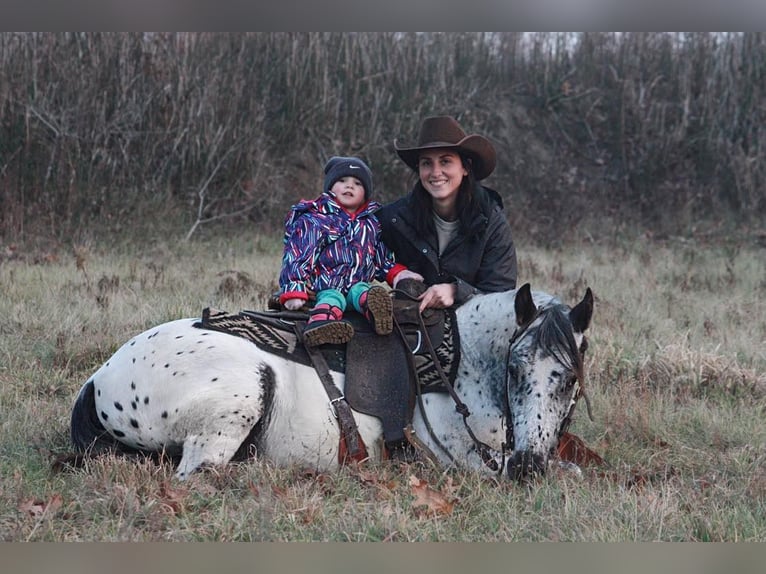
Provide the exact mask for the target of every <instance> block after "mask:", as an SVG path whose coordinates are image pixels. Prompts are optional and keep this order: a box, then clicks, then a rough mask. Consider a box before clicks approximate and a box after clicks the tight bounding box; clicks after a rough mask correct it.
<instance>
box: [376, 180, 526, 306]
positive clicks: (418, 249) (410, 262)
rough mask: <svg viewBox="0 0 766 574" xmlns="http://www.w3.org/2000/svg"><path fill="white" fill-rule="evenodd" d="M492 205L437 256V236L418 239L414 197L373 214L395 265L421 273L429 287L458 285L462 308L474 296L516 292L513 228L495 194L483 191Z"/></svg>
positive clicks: (459, 301) (458, 300)
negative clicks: (466, 231) (412, 202)
mask: <svg viewBox="0 0 766 574" xmlns="http://www.w3.org/2000/svg"><path fill="white" fill-rule="evenodd" d="M484 189H485V191H486V192H487V193H488V194H489V196H490V197H491V198H496V199H495V200H494V201H489V202H488V203H487V207H486V209H485V210H484V212H483V213H480V214H479V215H477V216H476V217H475V218H474V220H473V222H472V223H471V225H470V233H467V234H464V233H463V232H462V230H461V231H459V232H458V235H457V236H456V237H454V238H453V239H452V241H450V243H449V244H448V245H447V247H446V248H445V249H444V253H443V254H442V255H441V257H440V256H439V250H438V242H437V238H436V233H435V231H434V232H432V233H430V234H429V235H428V236H427V237H419V236H418V234H417V231H416V224H415V221H416V220H415V216H414V212H413V209H414V207H413V205H412V204H411V201H412V193H410V194H409V195H407V196H405V197H403V198H401V199H398V200H396V201H394V202H393V203H389V204H388V205H386V206H384V207H382V208H381V209H379V210H378V211H376V212H375V215H376V216H377V217H378V220H379V221H380V225H381V227H382V229H383V233H382V235H381V238H382V239H383V241H384V242H385V243H386V245H388V247H389V248H390V249H391V250H392V251H393V252H394V255H395V256H396V261H397V263H401V264H403V265H406V266H407V268H409V269H410V270H412V271H415V272H417V273H420V274H421V275H422V276H423V277H424V279H425V283H426V285H435V284H437V283H456V284H457V294H456V296H455V304H456V305H462V304H463V303H465V302H466V301H467V300H468V299H469V298H470V297H471V296H472V295H474V294H476V293H488V292H495V291H508V290H510V289H515V288H516V273H517V267H516V247H515V246H514V244H513V238H512V236H511V227H510V225H508V220H507V219H506V217H505V213H504V212H503V208H502V205H501V200H500V198H499V196H497V193H496V192H494V191H492V190H489V189H488V188H484Z"/></svg>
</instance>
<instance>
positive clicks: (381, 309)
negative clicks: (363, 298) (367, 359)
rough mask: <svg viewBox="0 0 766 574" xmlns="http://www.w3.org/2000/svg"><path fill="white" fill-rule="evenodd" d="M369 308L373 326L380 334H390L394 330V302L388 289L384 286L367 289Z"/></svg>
mask: <svg viewBox="0 0 766 574" xmlns="http://www.w3.org/2000/svg"><path fill="white" fill-rule="evenodd" d="M367 309H368V310H369V312H370V316H371V317H372V326H373V327H374V329H375V332H376V333H377V334H378V335H388V334H390V333H391V331H393V330H394V319H393V315H392V314H393V311H394V304H393V302H392V301H391V297H390V296H389V295H388V291H386V290H385V289H383V287H371V288H370V290H369V291H367Z"/></svg>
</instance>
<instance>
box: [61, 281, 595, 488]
mask: <svg viewBox="0 0 766 574" xmlns="http://www.w3.org/2000/svg"><path fill="white" fill-rule="evenodd" d="M592 313H593V294H592V292H591V290H590V288H587V290H586V293H585V295H584V297H583V299H582V300H581V301H580V302H579V303H577V304H576V305H575V306H574V307H569V306H567V305H565V304H564V303H562V302H561V301H560V300H559V299H558V298H557V297H555V296H553V295H550V294H548V293H545V292H542V291H535V292H532V291H531V288H530V285H529V284H528V283H527V284H525V285H524V286H523V287H521V288H519V289H516V290H511V291H507V292H498V293H486V294H484V293H483V294H477V295H474V296H473V297H472V298H471V299H469V301H468V302H466V303H464V304H463V305H462V306H460V307H459V308H457V310H456V311H455V317H456V324H457V330H458V332H459V347H460V363H459V367H458V369H457V374H456V375H455V380H454V384H453V385H452V387H451V392H448V393H443V392H433V393H426V394H422V395H419V397H418V401H417V405H416V408H415V409H414V414H413V416H412V424H411V429H412V436H414V437H416V439H417V440H416V444H418V445H419V447H420V448H422V449H423V450H424V451H425V452H426V453H427V454H428V455H429V457H430V459H431V460H433V461H434V463H435V464H438V465H441V466H442V467H445V468H446V467H458V468H467V469H474V470H476V471H479V472H482V473H488V474H492V475H500V474H503V473H504V474H505V475H506V476H507V477H509V478H510V479H516V480H521V479H526V478H528V477H530V476H533V475H543V474H545V472H546V469H547V468H548V466H549V464H551V463H552V461H553V460H554V458H555V455H554V453H555V450H556V447H557V445H558V441H559V438H560V437H561V435H562V434H563V433H564V432H565V431H566V429H567V426H568V425H569V423H570V421H571V418H572V415H573V412H574V409H575V406H576V404H577V402H578V399H579V398H580V396H581V395H583V391H584V380H583V378H584V375H583V359H584V352H585V349H586V347H587V341H586V337H585V331H586V329H587V328H588V326H589V324H590V320H591V316H592ZM198 321H199V319H195V318H185V319H178V320H173V321H170V322H167V323H164V324H161V325H159V326H156V327H152V328H150V329H148V330H146V331H144V332H143V333H141V334H139V335H137V336H135V337H133V338H132V339H130V340H129V341H127V342H126V343H125V344H124V345H122V346H121V347H120V348H119V349H118V350H117V351H116V352H115V353H114V354H113V355H112V356H111V358H109V359H108V360H107V361H106V363H104V364H103V365H102V366H101V367H100V368H99V369H98V370H97V371H96V372H95V373H94V374H93V375H92V376H91V377H89V378H88V379H87V381H86V382H85V383H84V384H83V386H82V387H81V389H80V391H79V393H78V395H77V397H76V399H75V402H74V406H73V409H72V413H71V425H70V435H71V440H72V442H73V444H74V446H75V449H76V451H77V452H78V453H80V454H84V455H90V454H97V453H102V452H105V451H109V452H116V451H122V452H143V453H147V454H148V453H164V454H166V455H170V456H171V457H175V458H176V459H178V457H180V461H179V462H178V465H177V468H176V471H175V476H176V477H177V478H178V479H180V480H185V479H188V478H189V476H190V475H191V474H192V473H193V472H194V471H196V470H197V469H199V468H200V467H204V466H208V465H223V464H226V463H228V462H229V461H231V460H232V459H240V458H243V457H244V458H248V457H255V458H260V459H266V460H269V461H271V462H272V463H274V464H276V465H279V466H288V465H296V464H297V465H302V466H309V467H314V468H315V469H316V470H318V471H332V470H337V469H338V468H339V466H340V465H341V461H340V459H339V456H338V453H339V448H340V447H339V437H340V430H339V424H338V420H337V418H336V415H337V412H336V411H335V409H334V405H333V404H331V402H330V400H329V399H328V395H327V392H326V390H325V388H324V387H323V385H322V384H321V382H320V378H319V376H318V375H317V372H316V371H315V370H314V369H313V368H312V367H311V366H307V365H303V364H298V363H297V362H295V361H291V360H289V359H286V358H284V357H283V356H277V355H275V354H273V353H272V352H269V351H268V350H265V349H263V348H260V347H259V346H257V345H256V344H253V343H252V342H251V341H248V340H246V339H243V338H241V337H237V336H233V335H231V334H228V333H223V332H218V331H214V330H205V329H200V328H199V325H198V324H197V323H198ZM195 324H197V325H196V326H195ZM331 375H332V378H333V381H334V382H335V384H336V385H337V387H338V389H339V390H340V392H342V391H343V388H344V375H343V373H341V372H338V371H337V370H333V371H332V373H331ZM586 401H587V398H586ZM589 414H590V413H589ZM353 415H354V420H355V421H356V425H357V430H358V433H359V437H361V439H362V441H363V443H364V444H365V445H366V446H367V451H366V452H367V455H368V457H369V458H370V459H372V460H381V459H384V458H385V454H384V453H385V447H384V446H383V438H382V425H381V421H380V419H378V418H376V417H374V416H370V415H367V414H364V413H361V412H353Z"/></svg>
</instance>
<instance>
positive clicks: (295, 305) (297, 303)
mask: <svg viewBox="0 0 766 574" xmlns="http://www.w3.org/2000/svg"><path fill="white" fill-rule="evenodd" d="M305 302H306V301H304V300H303V299H288V300H287V301H285V302H284V303H283V305H284V306H285V309H287V310H288V311H297V310H298V309H300V308H301V307H303V304H304V303H305Z"/></svg>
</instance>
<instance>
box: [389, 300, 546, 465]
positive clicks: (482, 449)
mask: <svg viewBox="0 0 766 574" xmlns="http://www.w3.org/2000/svg"><path fill="white" fill-rule="evenodd" d="M399 293H403V292H401V291H399ZM403 294H404V295H405V296H407V297H409V298H411V299H413V300H416V299H415V298H414V297H412V296H411V295H409V294H407V293H403ZM543 311H544V310H543V309H540V308H537V309H536V310H535V313H534V314H533V316H532V317H531V318H530V319H529V320H528V321H526V322H525V323H523V324H522V325H519V326H518V327H516V329H515V331H514V332H513V334H512V335H511V338H510V340H509V342H508V353H507V357H506V370H507V368H508V361H509V360H510V356H511V350H512V348H513V347H514V345H515V344H516V343H517V342H518V341H519V339H521V337H522V336H523V335H524V333H526V331H527V330H528V329H529V327H530V326H531V325H532V323H534V322H535V320H536V319H537V318H538V317H539V316H540V315H541V314H542V313H543ZM417 317H418V327H419V329H420V331H421V332H422V333H423V340H424V341H425V344H426V347H427V349H428V353H429V354H430V356H431V360H432V361H433V364H434V366H435V368H436V371H437V372H438V374H439V378H440V379H441V382H442V384H443V385H444V388H445V389H447V392H448V393H449V395H450V397H451V398H452V401H453V402H454V403H455V410H456V411H457V412H458V414H460V416H462V417H463V425H464V426H465V428H466V431H467V432H468V436H470V437H471V440H472V441H473V444H474V447H475V449H476V452H477V454H478V455H479V457H480V458H481V460H482V462H483V463H484V465H485V466H486V467H487V468H489V469H490V470H491V471H493V472H497V473H498V474H501V473H502V472H503V469H504V468H505V455H506V452H507V450H508V448H507V445H508V432H509V429H510V437H511V444H513V442H512V441H513V428H512V425H508V424H507V425H506V442H504V443H503V444H502V446H501V454H502V460H501V462H500V463H499V464H498V462H497V460H496V459H495V457H494V456H492V451H493V449H492V448H491V447H490V446H489V445H488V444H486V443H484V442H482V441H481V440H479V439H478V437H477V436H476V434H475V433H474V432H473V429H471V425H469V424H468V417H469V416H470V415H471V412H470V410H469V409H468V406H467V405H466V404H465V403H464V402H463V401H462V400H460V397H459V396H458V395H457V393H456V392H455V389H454V387H453V386H452V384H451V383H450V382H449V379H448V378H447V376H446V375H445V374H444V371H443V369H442V368H441V364H440V362H439V358H438V357H437V355H436V351H435V350H434V347H433V344H432V343H431V338H430V337H429V335H428V330H427V329H426V326H425V323H424V322H423V316H422V315H421V313H420V312H419V311H418V312H417ZM394 324H395V325H396V328H397V330H398V331H399V334H400V336H401V337H402V340H406V339H405V338H404V332H403V331H402V329H401V326H400V325H399V322H398V321H397V320H396V316H394ZM407 357H408V360H409V361H410V367H411V369H412V372H413V373H414V376H415V393H416V396H417V401H418V408H419V409H420V414H421V416H422V418H423V421H424V423H425V425H426V429H427V430H428V433H429V435H430V436H431V439H432V440H433V441H434V443H435V444H436V445H437V446H438V447H439V448H440V449H441V451H442V452H444V454H446V455H447V457H448V458H449V459H450V460H451V461H452V462H453V463H454V462H455V458H454V457H453V456H452V453H450V452H449V450H447V448H446V447H445V446H444V445H443V444H442V443H441V441H440V440H439V439H438V438H437V437H436V433H435V432H434V430H433V428H432V427H431V424H430V422H429V421H428V417H427V415H426V412H425V409H424V407H423V400H422V393H421V390H420V381H419V380H418V376H417V371H416V369H415V368H414V364H413V359H412V356H411V355H409V354H408V355H407ZM503 410H504V411H505V412H506V413H507V418H506V420H507V421H510V405H509V404H508V391H507V389H506V392H505V403H504V407H503Z"/></svg>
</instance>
